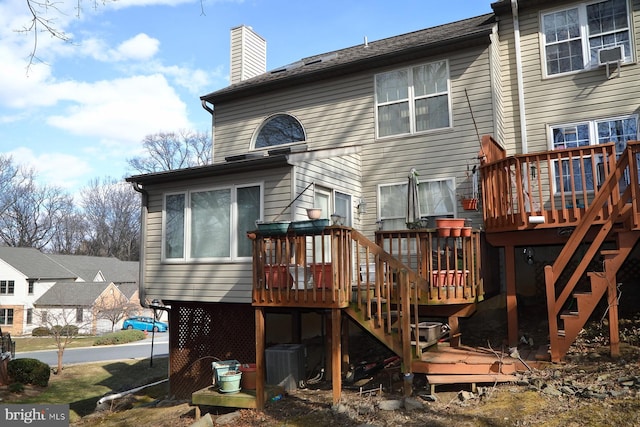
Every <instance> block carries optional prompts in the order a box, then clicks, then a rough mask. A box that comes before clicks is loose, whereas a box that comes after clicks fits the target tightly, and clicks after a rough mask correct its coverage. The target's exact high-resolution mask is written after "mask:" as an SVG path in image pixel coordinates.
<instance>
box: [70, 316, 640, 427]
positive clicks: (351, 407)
mask: <svg viewBox="0 0 640 427" xmlns="http://www.w3.org/2000/svg"><path fill="white" fill-rule="evenodd" d="M606 326H607V325H606V322H604V323H600V322H595V323H592V324H590V325H589V327H587V328H585V331H584V332H583V333H582V335H581V336H580V338H579V339H578V340H577V341H576V344H575V345H574V346H573V347H572V349H571V350H570V352H569V354H568V355H567V357H566V361H565V362H563V363H559V364H552V363H548V364H546V365H543V366H541V367H540V368H539V369H535V370H532V371H527V372H523V373H521V374H519V375H518V378H519V380H518V381H517V382H516V383H507V384H482V385H479V387H478V389H477V392H476V393H472V392H471V386H470V385H468V384H467V385H452V386H438V387H437V388H436V393H435V395H434V396H431V395H430V394H429V386H428V384H426V381H425V379H424V377H423V376H420V375H416V376H415V377H414V381H413V387H412V389H413V392H412V397H411V398H409V399H404V398H403V390H402V384H403V382H402V378H401V375H400V371H399V369H398V368H397V367H391V368H388V369H383V370H381V371H379V372H377V373H376V374H375V375H371V376H369V377H367V378H364V379H362V380H360V381H358V382H356V383H355V384H349V383H347V382H345V383H344V387H343V392H342V399H341V401H340V403H339V404H338V405H332V391H331V384H330V382H328V381H319V382H317V383H313V382H312V383H311V384H308V385H307V387H306V388H303V389H297V390H294V391H291V392H289V393H287V394H285V395H284V396H283V397H282V399H280V400H277V401H269V402H267V405H266V408H265V409H264V410H263V411H255V410H246V409H244V410H236V409H230V408H220V407H210V408H203V414H204V413H206V412H208V413H209V414H210V415H211V417H212V419H213V421H214V423H215V424H214V425H229V426H240V427H244V426H264V427H276V426H305V427H311V426H314V427H315V426H319V427H322V426H343V427H352V426H380V427H382V426H435V427H440V426H442V427H444V426H462V427H466V426H487V427H489V426H491V427H501V426H505V427H506V426H550V427H556V426H557V427H560V426H562V427H567V426H568V427H573V426H575V427H578V426H579V427H584V426H587V427H588V426H594V427H595V426H598V427H599V426H619V427H624V426H640V346H639V344H640V318H633V319H623V320H622V321H621V336H622V338H623V340H624V341H625V342H624V343H623V344H622V345H621V356H620V357H619V358H616V359H612V358H611V357H609V353H608V352H609V348H608V346H607V344H608V342H607V336H608V334H607V328H606ZM527 327H534V325H526V323H525V324H524V325H523V328H525V329H526V328H527ZM531 335H532V336H533V335H535V334H533V333H532V334H531ZM470 338H471V337H470ZM478 339H480V338H478ZM485 342H486V341H485ZM370 344H371V343H366V342H363V343H359V345H360V346H361V347H360V348H363V349H367V350H363V352H364V353H366V352H367V351H370V352H371V353H372V354H373V353H377V352H378V351H379V349H375V348H374V346H371V345H370ZM498 345H499V344H498ZM527 345H528V344H524V343H523V344H522V345H521V346H520V348H521V349H522V350H524V349H525V348H526V346H527ZM393 404H398V405H400V406H401V407H400V408H398V409H394V410H384V409H383V408H384V407H385V405H391V406H393ZM163 406H164V408H163ZM133 411H136V410H129V411H124V412H123V413H121V414H119V415H118V414H113V415H118V416H119V417H121V418H111V421H107V420H106V419H104V418H103V419H102V422H101V423H100V424H99V425H119V426H120V425H136V426H140V425H149V426H151V425H154V426H176V425H180V426H189V425H191V424H192V423H193V422H194V421H195V420H194V415H195V412H194V409H193V408H192V407H190V406H189V405H188V403H185V402H171V401H163V402H160V404H159V405H158V407H156V408H148V409H147V410H146V411H145V412H146V414H147V415H146V416H145V418H144V420H145V421H142V419H138V422H137V423H136V424H125V421H124V420H125V419H131V416H133V415H134V413H135V412H133ZM154 411H171V412H166V413H165V416H164V417H163V418H158V417H155V416H154V417H153V418H147V417H148V416H149V415H150V414H152V413H153V412H154ZM84 421H88V420H84ZM76 425H79V426H80V425H81V426H90V425H98V424H94V423H91V424H86V423H84V422H83V423H78V424H76Z"/></svg>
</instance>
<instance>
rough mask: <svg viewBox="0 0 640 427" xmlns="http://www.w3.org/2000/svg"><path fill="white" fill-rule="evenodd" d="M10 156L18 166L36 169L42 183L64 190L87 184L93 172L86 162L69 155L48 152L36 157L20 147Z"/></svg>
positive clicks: (30, 151)
mask: <svg viewBox="0 0 640 427" xmlns="http://www.w3.org/2000/svg"><path fill="white" fill-rule="evenodd" d="M8 154H9V155H10V156H11V157H12V158H13V160H14V162H15V164H16V165H20V166H26V167H28V168H33V169H35V170H36V173H37V175H38V178H39V180H40V181H41V182H46V183H47V184H48V185H54V186H57V187H61V188H64V189H72V188H76V187H78V186H79V185H83V184H85V181H86V180H87V178H86V177H87V176H89V175H90V172H91V171H92V168H91V165H90V164H89V163H87V162H86V161H85V160H83V159H82V158H80V157H77V156H73V155H69V154H63V153H55V152H48V153H40V154H38V155H36V154H35V153H34V152H33V151H32V150H31V149H29V148H26V147H18V148H16V149H14V150H12V151H10V152H8Z"/></svg>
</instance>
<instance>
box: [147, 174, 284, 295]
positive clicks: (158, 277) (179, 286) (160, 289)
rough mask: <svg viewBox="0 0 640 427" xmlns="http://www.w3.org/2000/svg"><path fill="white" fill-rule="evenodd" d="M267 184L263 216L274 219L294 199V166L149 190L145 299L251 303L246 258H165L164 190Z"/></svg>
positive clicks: (250, 274)
mask: <svg viewBox="0 0 640 427" xmlns="http://www.w3.org/2000/svg"><path fill="white" fill-rule="evenodd" d="M259 182H261V183H263V185H264V187H263V188H264V193H265V194H264V197H265V206H264V216H265V217H266V218H271V217H274V216H275V215H277V214H278V213H279V211H280V210H281V209H282V207H283V206H286V204H287V203H289V201H290V194H291V185H292V182H291V170H290V169H289V168H285V169H278V170H273V171H267V172H260V171H257V172H256V173H255V174H253V175H243V176H241V177H239V176H235V175H229V176H227V177H224V178H222V179H221V178H220V177H216V178H215V179H211V180H197V181H196V180H194V181H187V182H177V183H174V184H172V185H163V186H158V187H152V188H149V189H148V191H149V208H148V216H147V224H146V227H147V228H146V229H147V236H146V241H145V259H144V286H145V290H146V295H147V298H149V299H153V298H160V299H163V300H181V301H199V302H233V303H250V302H251V287H252V264H251V261H242V262H200V263H163V262H162V206H163V196H164V194H165V193H170V192H179V191H185V190H186V189H194V188H198V187H206V186H211V185H216V186H218V185H220V186H224V185H230V184H235V185H241V184H243V183H259Z"/></svg>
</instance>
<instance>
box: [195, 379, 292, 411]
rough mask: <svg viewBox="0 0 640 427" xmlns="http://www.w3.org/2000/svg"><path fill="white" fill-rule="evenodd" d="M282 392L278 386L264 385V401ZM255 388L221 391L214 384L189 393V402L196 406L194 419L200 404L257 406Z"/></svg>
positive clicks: (240, 406)
mask: <svg viewBox="0 0 640 427" xmlns="http://www.w3.org/2000/svg"><path fill="white" fill-rule="evenodd" d="M283 393H284V388H282V387H279V386H270V385H268V386H266V387H265V391H264V397H265V401H266V400H270V399H272V398H273V397H275V396H278V395H279V394H280V395H281V394H283ZM256 402H257V399H256V391H255V390H245V389H242V390H241V391H239V392H238V393H221V392H219V391H218V389H217V388H216V387H214V386H210V387H206V388H203V389H201V390H198V391H196V392H194V393H193V394H192V395H191V404H192V405H193V406H195V407H196V420H197V419H200V412H201V410H200V406H222V407H228V408H249V409H255V408H257V404H256Z"/></svg>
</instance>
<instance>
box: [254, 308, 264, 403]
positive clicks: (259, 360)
mask: <svg viewBox="0 0 640 427" xmlns="http://www.w3.org/2000/svg"><path fill="white" fill-rule="evenodd" d="M255 322H256V408H257V409H259V410H262V409H264V404H265V398H264V392H265V383H266V378H265V376H266V375H265V370H266V364H265V353H264V351H265V348H264V347H265V327H264V325H265V322H264V307H256V309H255Z"/></svg>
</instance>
